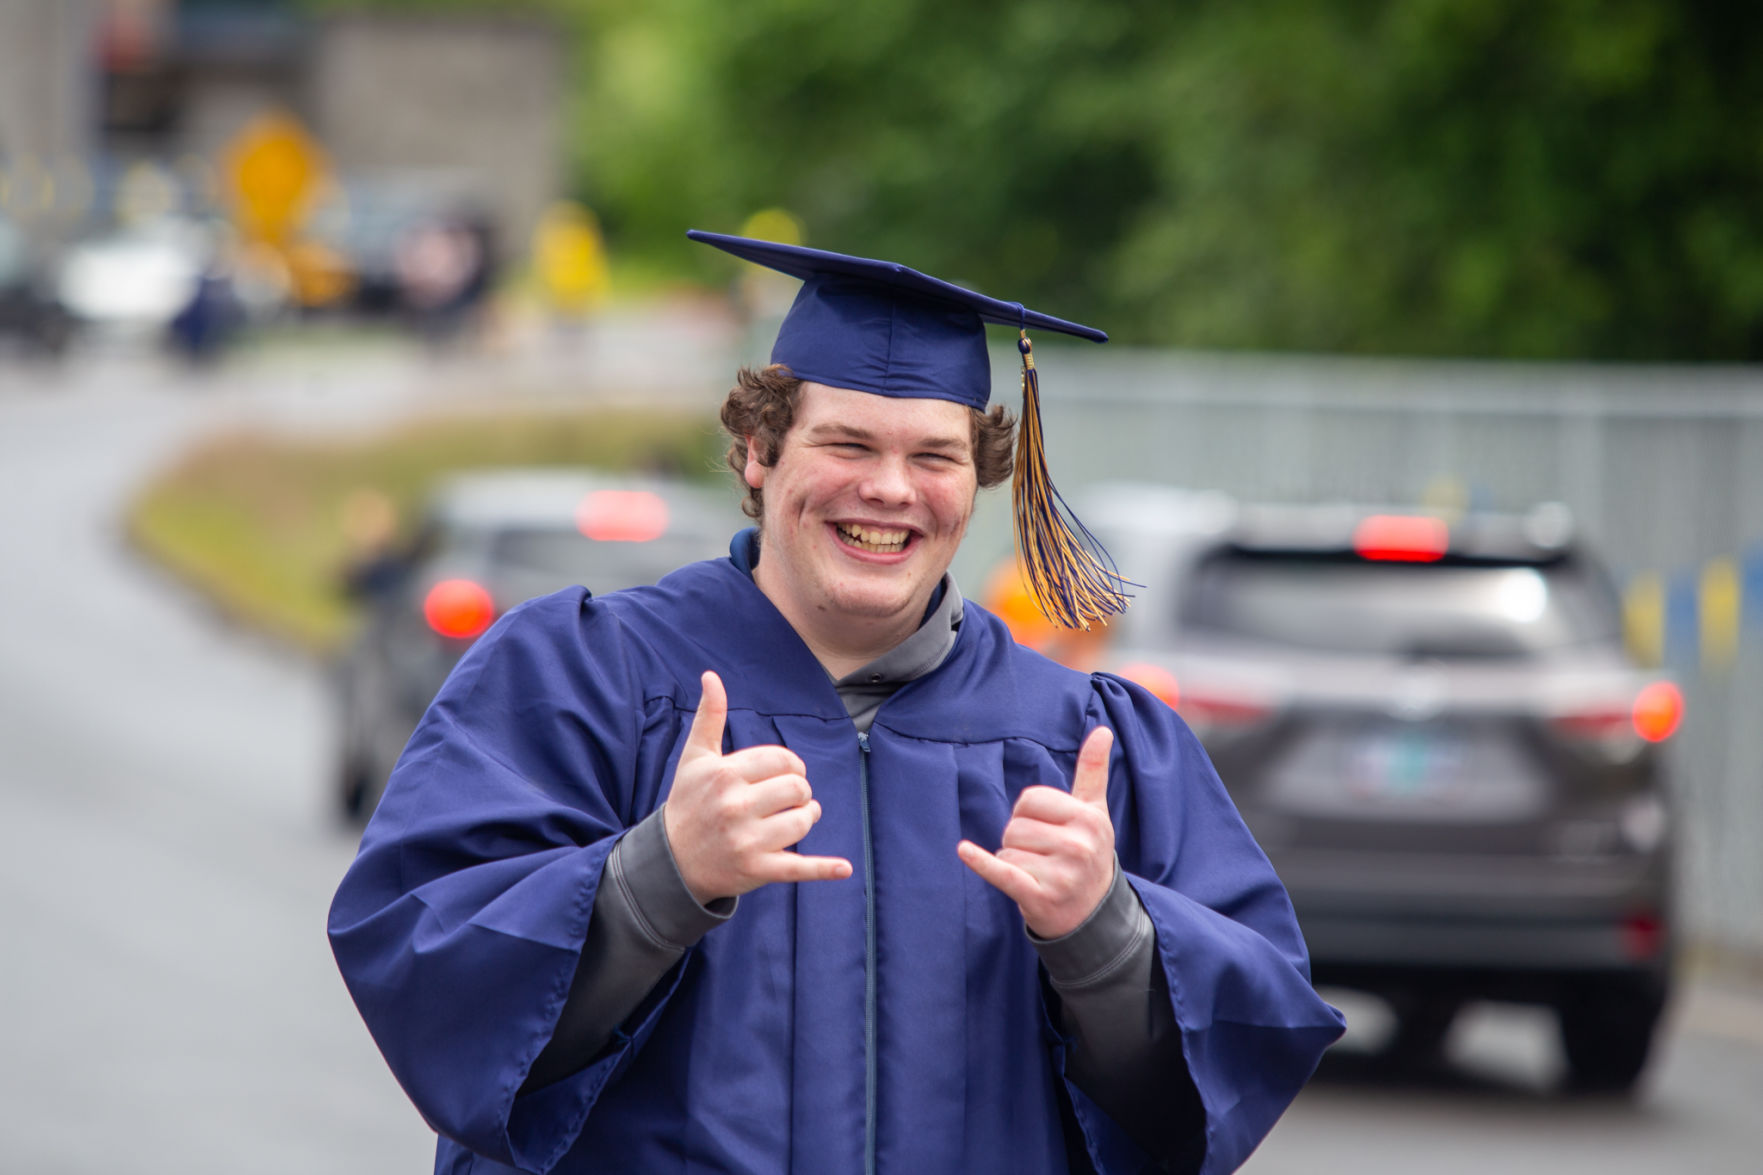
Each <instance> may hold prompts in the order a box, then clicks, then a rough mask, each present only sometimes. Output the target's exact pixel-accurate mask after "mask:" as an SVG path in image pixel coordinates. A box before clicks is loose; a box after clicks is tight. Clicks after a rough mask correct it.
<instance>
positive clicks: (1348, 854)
mask: <svg viewBox="0 0 1763 1175" xmlns="http://www.w3.org/2000/svg"><path fill="white" fill-rule="evenodd" d="M1079 513H1080V514H1081V515H1082V516H1083V518H1084V519H1085V521H1086V522H1088V523H1089V524H1090V525H1091V527H1092V529H1094V530H1095V531H1096V532H1097V534H1098V536H1099V537H1100V538H1102V540H1103V541H1104V542H1105V543H1106V544H1107V545H1108V547H1109V549H1110V551H1111V552H1112V553H1113V554H1114V556H1115V557H1116V558H1117V559H1118V561H1119V564H1120V566H1121V567H1122V568H1125V569H1128V570H1130V571H1131V572H1132V573H1133V574H1134V575H1135V576H1136V577H1137V578H1139V579H1142V580H1143V581H1144V582H1145V583H1146V584H1147V585H1148V586H1147V587H1146V588H1145V589H1144V590H1143V592H1142V593H1141V594H1140V596H1139V598H1138V599H1137V600H1136V601H1135V603H1134V605H1133V606H1132V607H1131V608H1130V609H1129V610H1128V611H1127V613H1126V614H1125V616H1124V617H1122V618H1121V620H1120V621H1118V622H1117V623H1116V624H1115V625H1113V626H1112V628H1111V630H1110V633H1109V636H1108V638H1107V643H1106V645H1105V647H1104V648H1103V650H1102V651H1101V652H1100V653H1099V654H1098V655H1097V656H1096V659H1097V660H1099V662H1100V664H1101V665H1102V667H1105V668H1109V669H1112V670H1115V671H1116V672H1119V673H1121V674H1122V675H1124V676H1127V677H1131V678H1134V679H1136V680H1138V681H1140V682H1141V683H1143V684H1145V685H1147V686H1149V687H1150V688H1151V689H1153V690H1154V691H1155V692H1157V693H1159V694H1160V695H1161V696H1162V697H1163V698H1164V699H1165V700H1166V701H1168V702H1169V703H1170V704H1172V705H1173V706H1175V707H1176V709H1177V710H1178V711H1179V712H1180V713H1181V715H1182V716H1183V718H1184V719H1186V721H1187V722H1188V724H1189V726H1191V727H1192V728H1193V730H1194V732H1195V733H1196V734H1197V735H1198V736H1199V737H1200V739H1201V740H1202V742H1203V743H1204V744H1205V746H1206V749H1207V751H1208V753H1209V754H1210V755H1211V757H1212V759H1213V762H1214V763H1215V764H1216V765H1217V767H1218V771H1219V774H1220V775H1221V776H1222V778H1223V780H1224V782H1225V783H1226V785H1227V786H1228V787H1229V789H1230V791H1231V793H1232V795H1233V797H1234V798H1235V800H1236V803H1237V805H1238V806H1239V808H1240V809H1241V811H1242V813H1243V816H1244V818H1245V819H1246V820H1247V822H1248V824H1249V826H1250V828H1251V829H1252V830H1253V832H1254V833H1255V836H1256V838H1257V839H1258V840H1259V841H1260V843H1261V845H1262V846H1263V848H1264V849H1265V850H1266V851H1267V853H1268V855H1269V857H1270V858H1271V859H1272V861H1273V863H1274V865H1275V867H1276V868H1277V869H1278V871H1279V874H1280V876H1281V878H1282V879H1283V880H1284V881H1285V883H1286V885H1287V887H1288V888H1289V890H1290V891H1291V895H1292V900H1293V903H1294V904H1295V906H1296V908H1297V912H1298V917H1299V921H1300V922H1301V923H1302V926H1303V929H1304V933H1305V937H1306V939H1307V941H1308V943H1309V946H1310V951H1311V957H1312V961H1313V965H1314V968H1315V978H1316V981H1317V982H1318V983H1321V984H1337V985H1341V986H1346V987H1354V988H1359V989H1362V990H1366V991H1370V992H1372V993H1375V994H1378V995H1381V996H1383V997H1384V998H1386V999H1388V1000H1389V1001H1390V1003H1391V1005H1392V1007H1393V1008H1394V1009H1395V1011H1396V1014H1397V1024H1398V1028H1397V1032H1396V1037H1395V1041H1394V1048H1395V1049H1396V1050H1397V1051H1398V1052H1399V1053H1401V1054H1404V1055H1407V1056H1409V1057H1411V1058H1414V1057H1420V1056H1425V1055H1430V1054H1431V1053H1433V1052H1435V1051H1436V1050H1437V1049H1438V1047H1439V1046H1440V1045H1441V1044H1442V1042H1443V1039H1444V1037H1445V1034H1446V1032H1447V1031H1448V1029H1449V1027H1450V1024H1451V1022H1452V1020H1453V1018H1454V1016H1455V1015H1456V1013H1457V1011H1458V1009H1459V1008H1460V1007H1461V1006H1462V1005H1463V1004H1464V1003H1465V1002H1466V1001H1469V1000H1473V999H1496V1000H1512V1001H1520V1002H1532V1003H1542V1004H1547V1005H1549V1006H1551V1007H1553V1008H1554V1009H1555V1010H1556V1012H1557V1014H1558V1023H1559V1028H1560V1039H1561V1044H1562V1047H1563V1052H1564V1055H1565V1059H1566V1064H1567V1072H1568V1077H1569V1079H1570V1081H1571V1082H1572V1083H1573V1084H1574V1085H1576V1086H1578V1087H1580V1088H1585V1089H1595V1090H1604V1091H1626V1090H1628V1089H1630V1088H1631V1087H1632V1086H1633V1085H1634V1083H1635V1081H1636V1080H1637V1078H1638V1077H1639V1076H1640V1074H1641V1072H1642V1070H1643V1068H1644V1067H1645V1065H1646V1061H1647V1057H1648V1053H1649V1050H1650V1048H1651V1045H1652V1040H1653V1036H1654V1030H1655V1028H1656V1026H1657V1024H1658V1022H1659V1018H1660V1015H1661V1012H1662V1010H1663V1008H1664V1006H1665V1002H1666V997H1667V993H1668V988H1669V983H1670V977H1671V962H1672V954H1673V928H1672V916H1671V910H1672V901H1671V895H1672V884H1671V879H1672V842H1673V835H1672V833H1673V830H1672V812H1671V805H1670V797H1669V791H1668V788H1667V784H1666V777H1665V764H1664V761H1663V756H1662V751H1661V745H1662V744H1663V743H1664V742H1665V741H1666V740H1667V739H1668V738H1669V737H1670V736H1671V734H1672V733H1673V731H1674V730H1675V729H1676V727H1677V724H1678V720H1679V717H1680V716H1681V711H1682V700H1681V695H1680V694H1679V693H1678V691H1677V689H1676V687H1675V686H1674V685H1672V684H1671V683H1670V682H1668V681H1664V680H1661V679H1659V678H1657V677H1656V676H1655V675H1653V674H1650V673H1647V672H1644V671H1642V670H1641V669H1639V668H1637V666H1636V665H1635V664H1634V663H1633V662H1632V661H1631V660H1630V658H1629V657H1628V655H1627V653H1626V652H1625V648H1624V644H1623V639H1622V624H1621V619H1622V617H1621V608H1620V603H1619V599H1618V596H1617V594H1616V593H1615V591H1614V590H1613V588H1612V586H1611V584H1610V581H1609V579H1608V577H1607V575H1606V574H1605V572H1604V571H1603V570H1602V569H1601V568H1600V567H1599V566H1598V565H1597V564H1596V562H1594V560H1593V558H1592V556H1591V555H1590V554H1589V553H1588V552H1587V551H1586V549H1585V547H1584V546H1583V544H1582V543H1580V542H1578V541H1576V539H1575V537H1574V534H1573V527H1572V521H1571V518H1570V517H1569V516H1568V514H1567V512H1566V510H1565V509H1564V508H1563V507H1560V506H1558V505H1552V506H1545V507H1542V508H1540V509H1538V510H1536V511H1534V512H1532V513H1530V514H1528V515H1525V516H1499V515H1490V514H1470V515H1467V516H1465V517H1462V518H1460V519H1456V520H1453V521H1446V520H1445V519H1443V518H1441V517H1438V516H1433V515H1428V514H1425V513H1420V512H1403V511H1388V510H1373V509H1363V508H1357V507H1350V506H1259V507H1251V506H1242V505H1238V504H1236V503H1233V502H1230V501H1228V500H1225V499H1222V498H1219V497H1217V496H1209V495H1203V494H1201V495H1196V494H1192V493H1187V492H1183V491H1177V490H1171V489H1168V488H1165V487H1146V486H1114V487H1104V488H1102V489H1100V490H1098V491H1097V492H1095V493H1094V494H1093V495H1092V496H1091V497H1090V499H1089V500H1087V501H1086V502H1085V503H1084V505H1083V506H1082V507H1081V508H1080V510H1079Z"/></svg>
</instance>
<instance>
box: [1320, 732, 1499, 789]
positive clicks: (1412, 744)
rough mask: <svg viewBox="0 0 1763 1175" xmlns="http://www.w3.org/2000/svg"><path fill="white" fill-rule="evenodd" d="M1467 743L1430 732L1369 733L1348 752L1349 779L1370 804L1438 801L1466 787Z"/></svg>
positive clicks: (1354, 742) (1352, 786) (1446, 734)
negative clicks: (1464, 779) (1461, 786)
mask: <svg viewBox="0 0 1763 1175" xmlns="http://www.w3.org/2000/svg"><path fill="white" fill-rule="evenodd" d="M1467 758H1468V756H1467V754H1466V752H1465V750H1464V746H1463V740H1462V739H1461V738H1459V737H1457V736H1455V735H1453V734H1451V733H1449V732H1446V731H1440V730H1436V729H1429V728H1427V727H1395V728H1390V729H1380V730H1374V731H1367V732H1365V733H1363V734H1361V735H1359V736H1358V737H1356V738H1354V739H1352V740H1351V741H1350V742H1349V744H1348V747H1347V762H1346V771H1345V774H1346V779H1347V784H1348V787H1349V789H1350V790H1351V791H1352V792H1353V794H1354V795H1357V796H1361V797H1365V798H1368V799H1385V800H1397V801H1399V800H1406V799H1430V798H1437V797H1439V796H1441V795H1442V794H1444V793H1447V792H1449V791H1452V790H1454V789H1455V788H1456V787H1457V786H1458V785H1459V784H1461V783H1462V781H1463V776H1464V768H1465V766H1466V760H1467Z"/></svg>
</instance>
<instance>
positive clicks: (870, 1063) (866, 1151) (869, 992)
mask: <svg viewBox="0 0 1763 1175" xmlns="http://www.w3.org/2000/svg"><path fill="white" fill-rule="evenodd" d="M857 747H858V750H859V751H860V752H861V754H860V757H859V761H858V771H857V787H858V792H859V795H860V798H861V800H862V812H863V929H864V935H865V943H864V954H863V1066H864V1067H863V1172H864V1175H875V1087H876V1056H875V844H874V842H873V841H872V840H871V838H870V831H869V734H868V732H867V731H859V732H858V733H857Z"/></svg>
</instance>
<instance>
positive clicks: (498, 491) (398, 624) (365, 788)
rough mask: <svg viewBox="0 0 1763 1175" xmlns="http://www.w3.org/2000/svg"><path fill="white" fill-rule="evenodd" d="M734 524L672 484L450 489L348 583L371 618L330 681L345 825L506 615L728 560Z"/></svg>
mask: <svg viewBox="0 0 1763 1175" xmlns="http://www.w3.org/2000/svg"><path fill="white" fill-rule="evenodd" d="M740 518H741V516H740V513H739V511H738V510H737V509H736V507H735V506H734V504H733V503H732V502H729V501H727V500H726V499H725V497H724V496H723V495H718V494H713V493H711V492H709V491H707V490H705V489H703V488H700V487H698V486H695V485H692V484H689V483H686V482H683V481H679V480H674V479H664V478H647V479H631V478H612V477H608V476H606V475H602V474H597V473H591V472H585V471H576V470H567V469H526V470H504V471H484V472H479V473H472V474H465V475H461V476H458V477H455V478H453V479H451V480H449V481H447V482H446V483H445V484H444V485H443V486H442V487H441V488H440V489H439V490H438V491H437V492H436V494H435V495H434V497H433V499H432V501H431V503H430V505H429V508H428V510H427V512H426V514H425V517H424V519H423V520H422V522H421V524H420V526H419V527H418V529H417V532H416V534H415V537H414V539H413V540H412V541H411V542H410V543H409V545H408V546H407V547H405V548H403V549H400V550H396V551H392V552H389V553H387V554H386V555H384V556H382V557H380V558H376V559H373V560H369V561H364V562H362V563H360V564H358V565H357V566H356V567H354V568H352V569H351V571H350V574H349V578H350V588H351V591H352V592H353V594H355V595H356V596H357V597H358V598H359V599H360V600H361V602H362V604H363V605H364V609H365V612H366V615H365V618H364V621H363V623H362V626H361V629H360V632H359V634H358V636H357V637H356V639H355V640H354V642H353V643H352V644H351V645H350V647H349V648H348V650H347V651H346V652H345V653H344V654H343V656H342V657H341V658H340V660H339V662H338V665H337V671H336V675H335V681H336V692H337V701H338V703H339V705H340V708H341V739H340V746H339V758H338V764H337V781H338V784H339V791H338V799H339V801H340V803H341V806H342V810H343V812H344V813H345V814H346V815H348V816H351V817H354V818H358V819H365V818H366V817H367V816H368V815H370V814H371V813H372V811H373V808H374V806H375V805H376V804H377V803H378V801H379V796H380V793H381V791H382V790H383V789H384V787H385V783H386V777H387V776H388V775H390V774H391V770H392V767H393V765H394V764H395V763H396V762H397V758H398V755H399V754H400V753H401V752H402V751H403V749H404V744H405V743H406V742H407V741H408V740H409V738H410V734H411V732H412V730H414V729H415V727H416V723H417V720H418V719H420V718H421V717H422V714H423V712H424V711H425V710H427V709H428V705H429V702H430V701H432V700H433V698H434V696H435V694H436V693H437V692H438V691H439V689H440V687H441V684H442V682H444V681H445V680H446V677H447V674H448V673H450V672H451V671H452V669H453V666H454V665H455V664H456V663H457V662H458V661H459V658H460V657H461V656H463V655H464V653H465V651H466V650H467V649H468V648H470V647H471V645H472V642H473V641H475V640H476V639H477V637H478V636H479V635H480V634H482V633H483V632H484V630H485V629H487V628H489V627H490V625H491V624H492V623H494V621H495V620H496V618H497V617H498V616H500V615H501V614H502V613H504V612H506V611H507V610H508V609H509V608H511V607H513V606H514V605H515V604H518V603H520V602H521V601H523V600H527V599H530V598H532V597H533V596H539V595H545V594H547V593H549V592H553V591H558V590H560V589H562V588H566V587H571V586H574V585H578V584H579V585H583V586H585V587H587V588H588V589H589V590H590V591H592V592H594V593H595V594H596V595H600V594H604V593H606V592H610V591H616V590H617V589H619V588H625V587H633V586H636V585H639V584H649V583H654V582H655V581H656V580H658V579H660V578H661V577H662V576H664V575H666V574H667V573H668V572H670V571H672V570H673V569H675V568H676V567H680V566H682V565H684V564H686V563H690V562H693V561H695V560H699V559H706V558H712V557H715V556H717V555H721V554H724V553H726V551H727V549H728V541H729V536H730V535H731V534H733V533H734V531H735V530H736V529H737V528H738V527H739V525H740Z"/></svg>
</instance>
